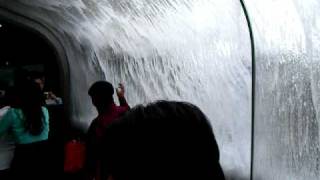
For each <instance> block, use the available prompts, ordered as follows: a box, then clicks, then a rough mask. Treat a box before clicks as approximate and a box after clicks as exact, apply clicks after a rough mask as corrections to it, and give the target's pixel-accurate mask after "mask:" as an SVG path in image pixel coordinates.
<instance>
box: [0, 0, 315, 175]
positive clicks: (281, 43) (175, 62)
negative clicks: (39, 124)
mask: <svg viewBox="0 0 320 180" xmlns="http://www.w3.org/2000/svg"><path fill="white" fill-rule="evenodd" d="M244 2H245V5H246V7H247V10H248V12H249V17H250V20H251V24H252V30H253V34H254V40H255V44H254V50H255V52H256V55H255V56H254V57H251V53H252V52H251V46H252V43H251V41H250V36H249V29H248V26H247V21H246V18H245V15H244V11H243V8H242V7H241V4H240V1H238V0H223V1H222V0H161V1H157V0H100V1H97V0H72V1H68V2H66V1H63V0H55V1H53V0H11V1H8V0H0V15H1V14H5V15H8V14H15V16H19V17H21V18H22V19H25V22H24V21H23V20H22V21H19V23H24V24H25V25H27V26H28V23H29V22H30V20H31V21H34V22H35V23H36V24H38V25H39V26H41V27H42V28H44V29H46V30H45V31H42V32H40V33H42V34H43V35H44V36H49V35H50V36H53V37H54V38H55V39H56V41H57V43H58V44H59V45H60V51H63V52H64V53H65V61H66V62H67V63H65V64H67V65H63V66H68V68H67V69H69V71H68V74H67V75H68V81H67V82H68V83H66V87H65V88H66V89H68V92H69V93H68V96H67V98H68V102H70V103H69V104H70V105H69V106H70V107H69V111H70V118H71V119H72V121H73V122H74V124H76V125H78V126H81V127H83V128H84V129H86V128H87V127H88V125H89V123H90V121H91V119H93V117H94V116H95V114H96V112H95V110H94V108H93V107H92V105H91V102H90V100H89V97H88V95H87V89H88V87H89V86H90V85H91V84H92V83H93V82H94V81H96V80H99V79H106V80H108V81H110V82H112V83H113V84H117V83H118V82H123V83H124V84H125V85H126V89H127V99H128V102H129V103H130V105H132V106H133V105H135V104H139V103H148V102H150V101H153V100H157V99H171V100H184V101H190V102H192V103H194V104H196V105H198V106H199V107H200V108H201V109H202V110H203V111H204V112H205V113H206V114H207V116H208V117H209V119H210V121H211V124H212V127H213V130H214V133H215V135H216V138H217V141H218V144H219V147H220V151H221V164H222V166H223V169H224V171H225V173H226V176H227V178H228V179H250V173H252V175H253V176H252V179H266V180H270V179H290V180H292V179H294V180H295V179H297V180H300V179H303V180H304V179H308V180H313V179H317V177H318V176H319V166H320V160H319V156H320V155H319V149H320V148H319V137H320V131H319V129H318V126H319V124H320V122H319V118H317V114H318V113H319V100H320V99H319V98H318V97H317V90H319V88H320V83H319V78H318V76H317V75H320V74H319V70H318V69H319V68H318V67H319V63H318V61H319V55H318V54H319V53H318V51H319V42H320V39H319V36H318V35H317V33H316V32H317V31H316V30H319V28H320V22H319V20H318V19H319V18H318V19H317V18H316V17H319V14H318V15H317V13H316V9H317V7H319V2H317V0H305V1H303V2H302V1H301V2H298V0H274V1H267V2H266V1H263V0H245V1H244ZM1 12H2V13H1ZM3 12H6V13H3ZM15 16H14V17H15ZM12 17H13V16H12ZM12 17H9V16H8V17H7V19H10V20H11V21H13V22H14V21H15V18H12ZM27 19H28V21H27ZM29 28H34V29H35V30H37V28H36V26H31V25H29ZM252 58H253V59H254V60H255V63H256V66H255V70H256V73H255V80H256V81H255V87H254V88H253V90H254V91H255V103H254V107H255V111H254V112H255V117H254V119H252V118H251V110H252V108H251V101H252V96H251V92H252V86H251V85H252V79H254V77H252V75H251V73H252V70H253V68H254V67H252V66H251V63H252ZM252 122H253V123H252ZM252 128H253V130H254V131H253V143H252V141H251V131H252ZM251 147H253V158H251ZM251 162H252V163H253V167H252V169H253V171H252V172H251V171H250V168H251V166H250V163H251Z"/></svg>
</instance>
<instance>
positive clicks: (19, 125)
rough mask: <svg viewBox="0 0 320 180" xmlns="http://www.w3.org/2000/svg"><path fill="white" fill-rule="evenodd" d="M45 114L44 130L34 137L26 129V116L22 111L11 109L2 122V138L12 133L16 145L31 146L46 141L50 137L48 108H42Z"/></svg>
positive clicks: (0, 129)
mask: <svg viewBox="0 0 320 180" xmlns="http://www.w3.org/2000/svg"><path fill="white" fill-rule="evenodd" d="M41 110H42V113H43V119H42V120H43V130H42V132H41V133H40V134H37V135H33V134H31V133H29V132H28V131H27V129H26V127H25V124H26V123H25V115H24V114H23V111H22V109H16V108H10V109H9V110H8V112H7V113H6V114H5V115H4V117H3V118H2V120H1V121H0V137H1V136H2V135H5V134H7V132H8V131H11V133H12V135H13V137H14V140H15V143H16V144H29V143H34V142H39V141H45V140H47V139H48V135H49V113H48V110H47V108H46V107H43V106H42V107H41Z"/></svg>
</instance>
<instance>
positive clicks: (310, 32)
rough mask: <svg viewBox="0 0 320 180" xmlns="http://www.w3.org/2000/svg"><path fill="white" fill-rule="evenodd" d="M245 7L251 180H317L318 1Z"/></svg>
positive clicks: (255, 2) (284, 0)
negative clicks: (252, 72) (249, 42)
mask: <svg viewBox="0 0 320 180" xmlns="http://www.w3.org/2000/svg"><path fill="white" fill-rule="evenodd" d="M245 2H246V5H247V8H248V10H249V13H250V19H251V22H252V25H253V32H254V37H255V43H256V46H255V50H256V57H255V59H256V87H255V92H256V97H255V98H256V103H255V108H256V109H255V119H254V124H255V126H254V157H253V175H254V176H253V179H282V180H301V179H308V180H316V179H319V177H320V169H319V167H320V129H319V127H320V118H319V112H320V101H319V100H320V97H319V90H320V89H319V88H320V81H319V80H320V69H319V68H320V58H319V54H320V53H319V52H320V36H319V32H320V21H319V20H320V19H319V18H320V13H319V10H318V9H319V8H320V2H319V1H317V0H304V1H300V0H274V1H265V0H246V1H245Z"/></svg>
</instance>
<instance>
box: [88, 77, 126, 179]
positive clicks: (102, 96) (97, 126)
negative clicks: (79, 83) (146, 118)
mask: <svg viewBox="0 0 320 180" xmlns="http://www.w3.org/2000/svg"><path fill="white" fill-rule="evenodd" d="M88 93H89V95H90V97H91V99H92V104H93V105H94V106H95V107H96V109H97V111H98V117H97V118H95V119H94V120H93V121H92V123H91V125H90V127H89V130H88V133H87V140H86V147H87V148H86V151H87V155H86V158H87V161H86V171H87V175H88V179H93V178H95V179H98V180H99V176H97V175H98V174H100V173H99V169H100V165H99V164H100V159H101V157H100V156H99V143H100V141H101V137H102V136H103V133H104V132H105V129H106V127H107V126H108V125H109V124H110V123H111V122H113V121H114V120H115V119H116V118H118V117H119V116H120V115H121V114H123V113H124V112H126V111H127V110H128V109H129V105H128V103H127V101H126V99H125V97H124V93H125V91H124V86H123V85H122V84H119V87H118V88H117V96H118V99H119V102H120V106H116V105H115V103H114V100H113V94H114V88H113V86H112V84H111V83H109V82H106V81H98V82H96V83H94V84H93V85H92V86H91V87H90V89H89V92H88Z"/></svg>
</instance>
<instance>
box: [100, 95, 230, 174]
mask: <svg viewBox="0 0 320 180" xmlns="http://www.w3.org/2000/svg"><path fill="white" fill-rule="evenodd" d="M101 154H102V156H103V158H102V177H103V178H107V177H108V176H109V175H111V176H112V177H113V178H114V180H130V179H140V180H141V179H142V180H158V179H159V180H160V179H166V180H171V179H172V180H173V179H174V180H180V179H184V180H185V179H190V180H191V179H192V180H195V179H196V180H216V179H219V180H223V179H224V175H223V171H222V169H221V166H220V163H219V149H218V145H217V143H216V140H215V137H214V134H213V131H212V128H211V126H210V123H209V122H208V120H207V118H206V116H205V115H204V114H203V113H202V111H201V110H200V109H199V108H198V107H196V106H195V105H192V104H190V103H186V102H170V101H158V102H155V103H152V104H149V105H147V106H143V105H139V106H136V107H135V108H133V109H131V110H130V111H129V112H127V113H126V114H125V115H124V116H122V117H121V118H120V119H118V120H117V121H115V123H113V124H112V125H110V126H109V127H108V128H107V129H106V132H105V137H104V141H103V142H102V152H101Z"/></svg>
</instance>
